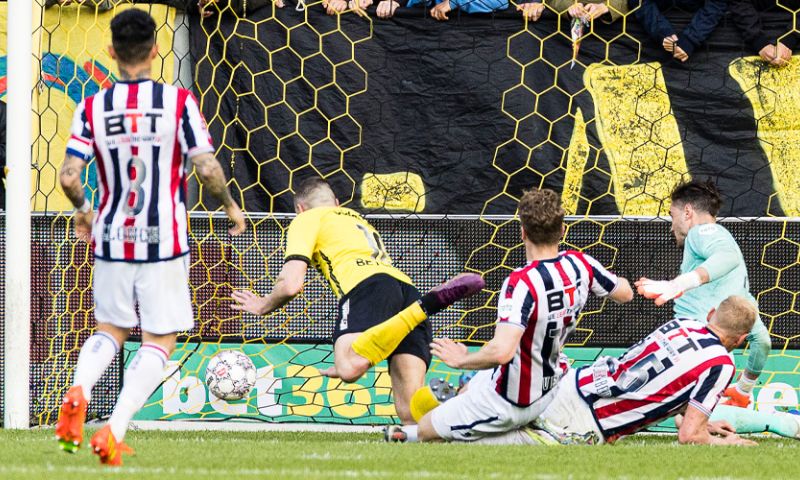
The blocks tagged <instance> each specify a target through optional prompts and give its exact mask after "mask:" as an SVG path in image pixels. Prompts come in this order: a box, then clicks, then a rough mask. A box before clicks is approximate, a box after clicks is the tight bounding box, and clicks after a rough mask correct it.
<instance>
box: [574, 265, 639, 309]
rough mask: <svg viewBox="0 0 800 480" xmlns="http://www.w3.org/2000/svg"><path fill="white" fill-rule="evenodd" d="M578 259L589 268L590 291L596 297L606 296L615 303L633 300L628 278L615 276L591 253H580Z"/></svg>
mask: <svg viewBox="0 0 800 480" xmlns="http://www.w3.org/2000/svg"><path fill="white" fill-rule="evenodd" d="M580 260H581V262H584V266H585V267H586V268H587V269H588V270H590V273H591V276H592V283H591V285H590V288H591V290H592V293H594V294H595V295H597V296H598V297H608V298H610V299H611V300H613V301H614V302H616V303H628V302H630V301H631V300H633V289H632V288H631V284H630V282H628V279H626V278H624V277H618V276H616V275H615V274H614V273H612V272H610V271H609V270H608V269H606V268H605V267H604V266H603V264H601V263H600V262H598V261H597V259H595V258H594V257H592V256H591V255H587V254H580Z"/></svg>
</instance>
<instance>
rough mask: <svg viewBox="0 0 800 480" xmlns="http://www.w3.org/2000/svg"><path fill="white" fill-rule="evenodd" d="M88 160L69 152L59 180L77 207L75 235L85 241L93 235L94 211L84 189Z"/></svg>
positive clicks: (73, 204) (65, 193) (74, 220)
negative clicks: (84, 176) (84, 175)
mask: <svg viewBox="0 0 800 480" xmlns="http://www.w3.org/2000/svg"><path fill="white" fill-rule="evenodd" d="M85 167H86V161H84V160H83V159H82V158H79V157H76V156H75V155H72V154H69V153H67V156H66V158H64V163H62V164H61V171H60V172H59V175H58V177H59V181H60V182H61V188H62V189H63V190H64V195H66V196H67V198H68V199H69V201H70V202H72V206H73V207H75V216H74V217H73V219H72V221H73V223H74V224H75V235H76V236H77V237H78V238H79V239H81V240H84V241H87V242H88V241H89V239H90V238H91V235H92V219H93V217H94V211H93V210H92V204H91V203H90V202H89V200H88V199H87V198H86V194H85V193H84V191H83V181H82V179H83V169H84V168H85Z"/></svg>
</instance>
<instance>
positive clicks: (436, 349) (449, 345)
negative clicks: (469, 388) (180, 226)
mask: <svg viewBox="0 0 800 480" xmlns="http://www.w3.org/2000/svg"><path fill="white" fill-rule="evenodd" d="M431 353H432V354H434V355H435V356H437V357H439V358H440V359H441V360H442V361H443V362H444V364H445V365H447V366H448V367H450V368H461V365H462V362H463V360H464V359H465V358H466V357H467V353H468V351H467V346H466V345H464V344H463V343H456V342H454V341H452V340H450V339H449V338H436V339H434V340H433V342H432V343H431Z"/></svg>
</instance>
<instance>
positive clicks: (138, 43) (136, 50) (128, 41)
mask: <svg viewBox="0 0 800 480" xmlns="http://www.w3.org/2000/svg"><path fill="white" fill-rule="evenodd" d="M155 42H156V22H155V20H153V17H151V16H150V14H148V13H147V12H145V11H143V10H139V9H136V8H131V9H130V10H125V11H124V12H121V13H118V14H117V15H115V16H114V18H112V19H111V44H112V45H113V46H114V51H115V52H116V53H117V60H118V61H119V62H120V63H123V64H126V65H132V64H136V63H140V62H143V61H144V60H147V56H148V55H149V54H150V50H151V49H152V48H153V44H154V43H155Z"/></svg>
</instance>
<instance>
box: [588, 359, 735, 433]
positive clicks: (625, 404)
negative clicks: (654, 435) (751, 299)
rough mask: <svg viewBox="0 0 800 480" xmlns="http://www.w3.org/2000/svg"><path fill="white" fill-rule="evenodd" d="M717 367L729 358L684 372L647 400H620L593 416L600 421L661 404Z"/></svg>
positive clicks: (713, 361)
mask: <svg viewBox="0 0 800 480" xmlns="http://www.w3.org/2000/svg"><path fill="white" fill-rule="evenodd" d="M717 365H730V358H728V357H726V356H723V355H720V356H719V357H714V358H712V359H710V360H707V361H705V362H703V363H701V364H700V365H698V366H696V367H694V368H693V369H691V370H689V371H688V372H684V374H683V375H681V376H680V377H678V378H676V379H675V380H673V381H672V383H670V384H668V385H666V386H665V387H664V388H662V389H661V390H659V391H658V392H656V393H654V394H652V395H650V396H648V397H647V398H644V399H643V400H622V401H619V402H616V403H613V404H611V405H607V406H605V407H601V408H598V409H596V410H595V414H596V415H597V418H598V419H602V418H608V417H611V416H614V415H618V414H620V413H625V412H628V411H630V410H634V409H636V408H639V407H642V406H645V405H650V404H653V403H663V401H664V399H665V398H669V397H671V396H672V395H675V394H676V393H677V392H679V391H681V390H683V389H684V388H685V387H686V386H687V385H689V384H690V383H692V382H695V381H697V379H698V378H699V377H700V375H701V374H702V373H703V372H705V371H706V370H708V369H709V368H711V367H715V366H717Z"/></svg>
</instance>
